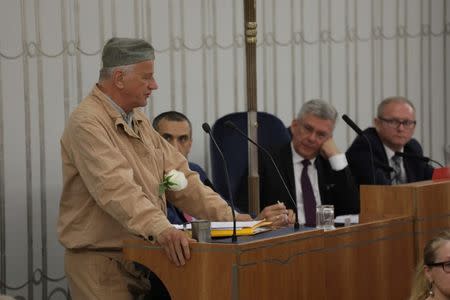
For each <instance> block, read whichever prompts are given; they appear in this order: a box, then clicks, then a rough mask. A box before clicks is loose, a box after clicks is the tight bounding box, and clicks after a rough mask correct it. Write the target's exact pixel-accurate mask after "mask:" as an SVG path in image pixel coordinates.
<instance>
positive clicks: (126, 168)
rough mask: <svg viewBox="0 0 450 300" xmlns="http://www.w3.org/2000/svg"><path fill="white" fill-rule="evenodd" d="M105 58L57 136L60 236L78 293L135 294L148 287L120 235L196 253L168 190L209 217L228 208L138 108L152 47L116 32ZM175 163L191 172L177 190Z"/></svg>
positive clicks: (171, 251)
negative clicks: (169, 211) (174, 217)
mask: <svg viewBox="0 0 450 300" xmlns="http://www.w3.org/2000/svg"><path fill="white" fill-rule="evenodd" d="M102 63H103V68H102V69H101V71H100V78H99V82H98V83H97V84H96V86H94V88H93V89H92V91H91V93H90V94H89V95H88V96H87V97H86V98H85V99H84V100H83V101H82V102H81V103H80V105H79V106H78V107H77V108H76V109H75V110H74V112H73V113H72V114H71V116H70V119H69V121H68V123H67V126H66V128H65V130H64V133H63V136H62V138H61V155H62V164H63V177H64V178H63V179H64V183H63V192H62V196H61V202H60V210H59V219H58V234H59V240H60V242H61V243H62V244H63V246H64V247H65V248H66V251H65V272H66V276H67V279H68V282H69V287H70V291H71V295H72V297H73V299H108V300H111V299H132V298H133V297H134V295H135V294H139V293H141V292H142V291H144V290H148V288H149V287H148V282H147V280H146V279H145V278H144V276H143V274H140V273H139V271H138V270H136V269H135V266H134V264H132V263H130V262H126V261H124V260H123V258H122V254H121V248H122V241H123V240H124V239H130V238H133V237H135V236H142V237H145V238H149V239H152V240H153V241H155V242H157V243H158V244H160V245H161V246H162V247H163V248H164V250H165V252H166V254H167V256H168V257H169V259H170V260H171V261H172V262H173V263H175V264H176V265H177V266H180V265H184V264H185V262H186V260H187V259H189V258H190V250H189V242H191V241H192V240H191V239H190V238H189V237H187V236H186V235H185V233H184V232H182V231H179V230H176V229H175V228H174V227H173V226H172V225H171V224H170V223H169V221H168V220H167V218H166V197H167V198H169V199H170V200H171V202H172V203H173V204H174V205H176V206H177V207H180V208H181V209H182V210H183V211H186V212H187V213H189V214H190V215H195V216H198V217H200V218H204V219H209V220H217V221H219V220H224V221H225V220H226V221H230V220H231V219H232V212H231V208H230V207H229V205H228V204H227V202H226V201H224V200H223V199H222V198H221V197H220V196H219V195H218V194H216V193H215V192H214V191H212V190H211V189H210V188H208V187H206V186H205V185H203V184H202V182H201V181H200V180H199V177H198V176H197V173H195V172H193V171H191V170H190V169H189V167H188V163H187V161H186V159H185V157H184V156H183V155H182V154H180V153H179V152H178V151H177V149H175V148H174V147H172V146H171V145H170V144H169V143H167V142H166V141H165V140H164V139H163V138H162V137H161V136H160V135H159V134H158V133H157V132H156V131H154V129H153V128H152V126H151V123H150V121H149V120H148V119H147V118H146V116H145V114H144V113H143V112H141V111H140V110H139V109H138V108H139V107H143V106H145V105H146V104H147V98H148V97H149V96H150V95H151V93H152V91H153V90H155V89H157V88H158V85H157V84H156V81H155V78H154V50H153V48H152V46H151V45H150V44H148V43H147V42H146V41H144V40H140V39H128V38H112V39H110V40H109V41H108V42H107V43H106V45H105V46H104V48H103V53H102ZM173 170H178V171H180V172H181V174H182V175H181V176H182V177H184V176H185V178H186V181H187V186H186V187H185V188H184V189H182V190H180V191H171V190H170V188H169V186H168V185H166V184H165V183H164V182H166V181H167V176H166V175H167V174H168V173H169V172H171V171H173ZM183 174H184V176H183ZM182 181H183V180H180V182H182ZM180 184H181V183H180ZM166 188H167V189H166ZM180 188H181V187H180ZM279 212H280V213H283V211H281V210H280V211H279ZM286 214H287V212H286ZM237 218H238V219H240V220H249V219H250V217H249V216H248V215H241V214H238V215H237Z"/></svg>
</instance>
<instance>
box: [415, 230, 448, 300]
mask: <svg viewBox="0 0 450 300" xmlns="http://www.w3.org/2000/svg"><path fill="white" fill-rule="evenodd" d="M449 241H450V231H449V230H447V231H443V232H441V233H439V234H438V235H437V236H436V237H434V238H433V239H431V240H429V241H428V243H427V244H426V245H425V247H424V249H423V258H422V260H421V262H420V263H419V264H418V265H417V268H416V273H415V276H414V281H413V287H412V290H411V297H410V298H409V300H424V299H426V298H427V297H428V296H429V291H430V288H431V284H430V283H429V282H428V280H427V278H426V276H425V270H424V267H425V266H426V265H429V264H432V263H435V262H436V261H435V260H436V252H437V250H438V249H439V248H441V247H442V245H443V244H444V243H446V242H449Z"/></svg>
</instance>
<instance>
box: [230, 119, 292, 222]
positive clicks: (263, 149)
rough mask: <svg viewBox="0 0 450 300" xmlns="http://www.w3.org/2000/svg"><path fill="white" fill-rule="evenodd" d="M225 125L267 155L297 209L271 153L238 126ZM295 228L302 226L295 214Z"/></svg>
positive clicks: (231, 123)
mask: <svg viewBox="0 0 450 300" xmlns="http://www.w3.org/2000/svg"><path fill="white" fill-rule="evenodd" d="M224 125H225V126H226V127H229V128H232V129H234V130H236V131H237V132H239V133H240V135H242V136H243V137H245V138H246V139H247V140H248V141H249V142H250V143H252V144H253V145H255V146H256V147H258V149H261V150H262V151H263V152H264V154H266V155H267V156H268V157H269V158H270V161H271V162H272V164H273V166H274V167H275V170H276V171H277V174H278V177H280V179H281V182H282V183H283V187H284V188H285V189H286V192H287V193H288V196H289V200H291V202H292V204H293V205H294V207H295V208H297V203H296V202H295V201H294V198H293V197H292V195H291V192H290V191H289V189H288V187H287V184H286V182H285V181H284V179H283V176H282V175H281V172H280V170H279V169H278V166H277V164H276V163H275V161H274V159H273V157H272V155H271V154H270V153H269V151H267V150H266V149H265V148H264V147H263V146H261V145H259V144H258V143H256V142H255V141H253V140H252V139H251V138H249V137H248V136H247V135H246V134H245V133H244V132H242V130H240V129H239V128H238V127H237V126H236V124H234V123H233V122H231V121H226V122H225V123H224ZM294 228H295V229H299V228H300V224H299V223H298V213H296V214H295V224H294Z"/></svg>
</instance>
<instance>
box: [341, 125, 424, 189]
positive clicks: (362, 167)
mask: <svg viewBox="0 0 450 300" xmlns="http://www.w3.org/2000/svg"><path fill="white" fill-rule="evenodd" d="M363 134H364V135H365V136H366V137H367V139H368V140H369V141H370V144H371V146H372V153H373V161H374V164H373V166H374V168H372V162H371V158H370V150H369V146H368V143H367V140H366V139H365V138H364V137H363V136H358V137H356V139H355V140H354V141H353V143H352V145H351V146H350V148H349V149H348V150H347V153H346V155H347V159H348V161H349V164H350V168H351V170H352V174H353V176H355V180H356V182H357V183H358V184H382V185H390V184H391V171H390V170H389V168H388V167H389V161H388V157H387V155H386V151H385V150H384V146H383V143H382V142H381V139H380V137H379V136H378V133H377V131H376V130H375V128H373V127H370V128H367V129H366V130H364V131H363ZM403 151H404V152H405V153H408V154H413V155H417V156H423V151H422V147H421V146H420V144H419V142H418V141H417V140H415V139H411V140H410V141H409V142H408V143H407V144H406V145H405V146H404V148H403ZM403 165H404V167H405V172H406V177H407V181H408V182H415V181H421V180H428V179H431V176H432V173H433V168H432V167H431V166H430V165H428V164H427V163H426V162H423V161H420V160H418V159H414V158H403ZM372 170H374V172H373V171H372ZM374 176H375V182H374Z"/></svg>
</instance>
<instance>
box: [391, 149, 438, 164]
mask: <svg viewBox="0 0 450 300" xmlns="http://www.w3.org/2000/svg"><path fill="white" fill-rule="evenodd" d="M395 155H397V156H400V157H403V158H412V159H417V160H421V161H424V162H426V163H429V162H430V161H431V162H434V163H435V164H437V165H439V166H440V167H441V168H443V167H444V166H443V165H442V164H441V163H440V162H438V161H436V160H433V159H431V158H429V157H426V156H419V155H415V154H410V153H405V152H399V151H395Z"/></svg>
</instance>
